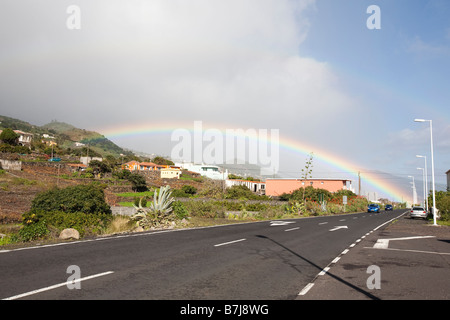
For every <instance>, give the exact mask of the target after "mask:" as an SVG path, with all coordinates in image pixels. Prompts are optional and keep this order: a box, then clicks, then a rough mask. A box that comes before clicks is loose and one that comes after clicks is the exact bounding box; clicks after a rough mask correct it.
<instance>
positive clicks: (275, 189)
mask: <svg viewBox="0 0 450 320" xmlns="http://www.w3.org/2000/svg"><path fill="white" fill-rule="evenodd" d="M308 186H311V187H313V188H317V189H325V190H327V191H329V192H337V191H339V190H350V191H353V189H352V181H351V180H348V179H306V180H305V179H291V178H287V179H275V178H272V179H266V195H268V196H273V197H278V196H280V195H282V194H283V193H292V192H293V191H295V190H297V189H300V188H306V187H308Z"/></svg>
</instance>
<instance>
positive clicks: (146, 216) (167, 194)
mask: <svg viewBox="0 0 450 320" xmlns="http://www.w3.org/2000/svg"><path fill="white" fill-rule="evenodd" d="M171 195H172V191H170V186H164V187H161V188H160V189H159V192H156V191H155V193H154V194H153V202H152V203H151V204H150V207H149V208H145V207H142V199H141V200H140V201H139V206H135V205H133V206H134V207H135V209H136V213H135V214H134V215H133V216H132V217H131V219H132V220H135V221H136V225H137V226H140V227H143V228H151V227H154V228H157V227H161V226H167V225H169V224H170V223H171V221H172V220H174V216H173V214H172V207H171V205H172V202H173V201H174V198H173V197H171Z"/></svg>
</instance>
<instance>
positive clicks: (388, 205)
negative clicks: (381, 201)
mask: <svg viewBox="0 0 450 320" xmlns="http://www.w3.org/2000/svg"><path fill="white" fill-rule="evenodd" d="M384 210H385V211H392V210H394V208H393V207H392V205H391V204H387V205H385V206H384Z"/></svg>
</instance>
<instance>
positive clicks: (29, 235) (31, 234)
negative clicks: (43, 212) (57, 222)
mask: <svg viewBox="0 0 450 320" xmlns="http://www.w3.org/2000/svg"><path fill="white" fill-rule="evenodd" d="M49 233H50V231H49V230H48V229H47V224H46V222H45V220H43V221H39V222H37V223H33V224H27V225H24V226H23V227H22V228H21V229H20V230H19V232H18V234H17V237H16V238H15V239H14V241H24V242H26V241H32V240H37V239H40V238H43V237H45V236H46V235H48V234H49Z"/></svg>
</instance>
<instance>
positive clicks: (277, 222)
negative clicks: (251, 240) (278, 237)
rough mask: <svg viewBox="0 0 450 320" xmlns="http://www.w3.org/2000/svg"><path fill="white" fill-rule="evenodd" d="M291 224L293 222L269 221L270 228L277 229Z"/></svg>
mask: <svg viewBox="0 0 450 320" xmlns="http://www.w3.org/2000/svg"><path fill="white" fill-rule="evenodd" d="M291 223H295V221H271V222H270V226H271V227H278V226H285V225H288V224H291Z"/></svg>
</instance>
